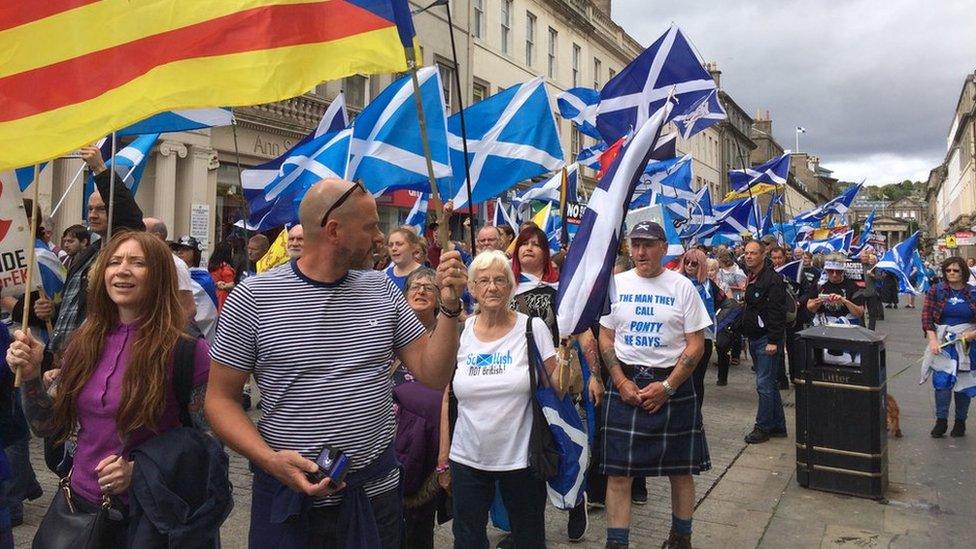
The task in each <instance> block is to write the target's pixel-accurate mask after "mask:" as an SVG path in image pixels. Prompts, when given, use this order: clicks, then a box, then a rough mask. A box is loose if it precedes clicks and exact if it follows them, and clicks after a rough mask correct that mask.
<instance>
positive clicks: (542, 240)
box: [512, 225, 559, 284]
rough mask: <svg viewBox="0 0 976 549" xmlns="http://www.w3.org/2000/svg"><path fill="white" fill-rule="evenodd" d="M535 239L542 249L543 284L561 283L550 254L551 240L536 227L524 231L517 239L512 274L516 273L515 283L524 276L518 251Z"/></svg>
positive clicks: (513, 254)
mask: <svg viewBox="0 0 976 549" xmlns="http://www.w3.org/2000/svg"><path fill="white" fill-rule="evenodd" d="M531 238H535V239H536V243H537V244H539V247H540V248H542V265H543V267H542V281H543V282H557V281H559V271H557V270H556V266H555V265H553V263H552V258H551V257H550V254H549V238H548V237H546V233H545V232H543V230H542V229H540V228H539V227H536V226H535V225H532V226H529V227H526V228H524V229H522V232H520V233H519V235H518V238H516V239H515V251H514V252H513V253H512V272H513V273H515V282H516V284H517V283H518V280H519V278H520V277H521V276H522V263H521V262H520V261H519V257H518V251H519V248H521V247H522V246H524V245H525V243H526V242H528V241H529V239H531Z"/></svg>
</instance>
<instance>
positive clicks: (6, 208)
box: [0, 179, 31, 297]
mask: <svg viewBox="0 0 976 549" xmlns="http://www.w3.org/2000/svg"><path fill="white" fill-rule="evenodd" d="M30 245H31V241H30V225H28V224H27V210H26V209H25V208H24V200H23V197H22V196H21V194H20V187H19V186H18V185H17V180H16V179H10V180H2V181H0V295H2V296H3V297H6V296H19V295H23V293H24V286H25V285H26V284H27V254H28V250H29V249H30V248H29V247H30Z"/></svg>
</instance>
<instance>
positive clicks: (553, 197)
mask: <svg viewBox="0 0 976 549" xmlns="http://www.w3.org/2000/svg"><path fill="white" fill-rule="evenodd" d="M578 183H579V164H575V163H574V164H570V165H569V166H568V167H567V168H566V193H567V197H566V200H568V201H570V202H576V201H577V195H576V186H577V185H578ZM562 185H563V171H562V170H558V171H556V173H555V174H553V176H552V177H550V178H549V179H547V180H545V181H540V182H538V183H536V184H535V185H532V186H531V187H529V188H528V189H526V190H525V192H523V193H522V194H521V195H518V196H516V197H515V200H513V202H514V203H515V204H516V205H517V206H521V205H522V204H524V203H525V202H528V201H529V200H547V201H549V202H559V201H560V200H561V199H562V197H561V196H560V189H562Z"/></svg>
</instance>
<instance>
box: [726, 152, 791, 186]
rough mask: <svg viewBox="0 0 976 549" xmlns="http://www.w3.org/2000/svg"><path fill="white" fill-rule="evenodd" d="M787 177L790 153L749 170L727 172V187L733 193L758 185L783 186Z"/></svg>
mask: <svg viewBox="0 0 976 549" xmlns="http://www.w3.org/2000/svg"><path fill="white" fill-rule="evenodd" d="M789 175H790V153H784V154H782V155H780V156H777V157H776V158H773V159H772V160H769V161H767V162H763V163H762V164H759V165H756V166H753V167H751V168H743V169H738V170H729V185H730V186H731V187H732V190H734V191H744V190H746V189H747V188H749V187H751V186H753V185H756V184H758V183H768V184H770V185H785V184H786V180H787V179H788V178H789ZM753 194H756V193H755V191H754V192H753Z"/></svg>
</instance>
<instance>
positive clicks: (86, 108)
mask: <svg viewBox="0 0 976 549" xmlns="http://www.w3.org/2000/svg"><path fill="white" fill-rule="evenodd" d="M0 21H3V23H2V24H0V28H2V30H0V51H2V52H4V59H5V61H4V63H3V66H2V68H0V150H2V151H3V155H2V158H0V170H4V169H10V168H16V167H21V166H27V165H32V164H35V163H37V162H40V161H43V160H49V159H51V158H55V157H57V156H60V155H62V154H65V153H67V152H70V151H72V150H76V149H78V148H79V147H81V146H83V145H85V144H86V143H91V142H92V141H94V140H95V139H97V138H98V137H100V136H103V135H106V134H108V133H111V132H112V131H113V130H117V129H119V128H124V127H126V126H128V125H130V124H134V123H136V122H138V121H140V120H145V119H146V118H148V117H150V116H152V115H155V114H157V113H160V112H165V111H172V110H182V109H193V108H204V107H214V106H218V105H219V106H227V107H233V106H239V105H257V104H262V103H270V102H272V101H280V100H283V99H288V98H291V97H296V96H298V95H301V94H303V93H305V92H307V91H309V90H311V89H312V88H313V87H315V86H316V85H317V84H319V83H321V82H324V81H327V80H338V79H340V78H343V77H345V76H349V75H353V74H372V73H390V72H402V71H406V70H407V61H406V55H405V53H406V52H405V49H406V48H407V47H411V48H412V47H413V39H414V29H413V22H412V20H411V18H410V12H409V5H408V2H407V0H319V1H314V0H313V1H304V2H281V1H280V0H222V1H221V2H186V3H181V4H180V5H179V9H176V8H175V7H174V4H173V2H165V1H161V0H155V1H144V2H136V3H130V2H124V3H121V4H120V3H118V2H93V1H88V0H81V1H59V2H50V1H49V2H11V3H7V4H5V6H4V8H3V9H2V14H0ZM96 28H97V29H99V32H92V29H96ZM269 75H273V77H269Z"/></svg>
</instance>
